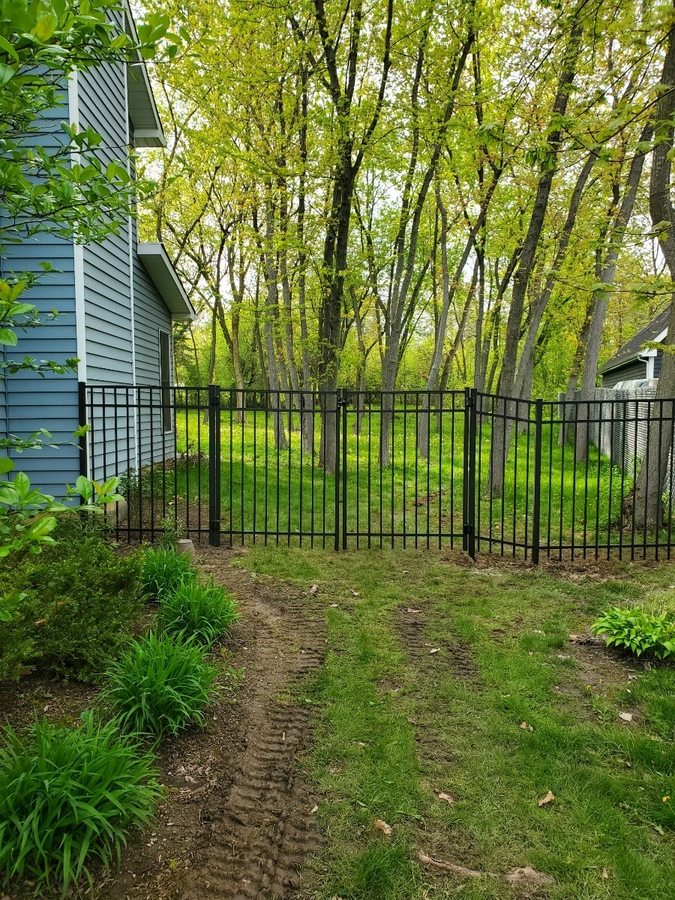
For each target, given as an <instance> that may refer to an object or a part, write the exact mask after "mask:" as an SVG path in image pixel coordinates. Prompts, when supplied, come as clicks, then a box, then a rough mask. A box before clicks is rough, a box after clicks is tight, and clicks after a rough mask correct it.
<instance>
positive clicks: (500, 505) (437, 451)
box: [144, 410, 633, 552]
mask: <svg viewBox="0 0 675 900" xmlns="http://www.w3.org/2000/svg"><path fill="white" fill-rule="evenodd" d="M355 421H356V420H355V414H352V413H350V414H349V416H348V417H347V428H346V435H347V441H346V448H345V457H346V471H347V478H346V485H343V484H340V485H339V486H338V487H339V491H338V492H339V495H340V496H339V500H340V503H341V502H342V498H343V496H344V498H345V501H346V502H345V504H344V508H345V510H346V513H345V516H346V525H347V531H348V533H349V543H350V545H358V546H377V547H383V546H392V545H398V544H400V543H401V542H405V543H406V544H407V545H409V546H421V547H440V546H441V545H442V546H448V545H451V546H461V541H462V529H463V492H464V417H463V412H462V411H461V410H455V411H451V410H446V411H445V413H444V419H443V428H442V431H441V432H439V431H438V430H436V426H435V420H434V425H433V427H432V434H431V440H430V451H429V458H428V460H424V459H421V458H419V457H418V456H417V454H416V429H415V415H414V412H411V411H410V410H409V411H408V413H407V414H405V415H404V414H403V411H402V410H398V411H397V413H396V414H395V416H394V427H393V430H392V459H393V460H394V462H393V464H392V465H389V466H387V467H385V468H381V467H380V466H379V459H378V455H379V413H378V412H375V411H373V413H372V414H371V416H366V418H365V419H364V421H363V426H362V430H361V434H360V435H356V434H354V425H355ZM272 424H273V423H272V419H271V417H270V418H269V419H266V416H265V413H264V411H262V410H251V411H249V413H248V419H247V422H246V424H245V425H241V424H238V423H237V422H235V421H234V419H232V421H230V416H229V413H228V411H227V410H223V412H222V419H221V463H222V465H221V490H222V494H221V510H220V517H221V525H222V529H223V531H224V532H229V531H230V530H231V531H232V534H233V536H235V537H240V538H243V539H248V538H249V537H250V535H252V534H256V535H264V534H266V533H267V534H268V535H271V536H272V539H273V540H274V539H275V537H274V536H275V535H277V534H279V535H280V540H282V541H284V542H287V543H296V542H297V541H296V540H295V538H294V539H293V540H292V536H293V537H294V536H297V535H299V534H302V535H304V542H306V543H314V544H319V545H324V546H331V545H332V534H333V533H334V528H335V509H336V506H335V503H336V496H335V495H336V486H335V479H334V477H333V476H331V475H325V474H324V472H323V469H322V468H321V467H320V465H319V461H318V457H317V454H318V448H319V439H320V435H319V430H318V418H317V430H316V433H315V451H316V453H315V454H314V455H312V454H310V453H308V452H307V451H306V450H304V449H303V447H302V442H301V439H300V433H299V431H290V432H288V436H289V445H288V448H287V449H283V450H280V451H279V452H277V451H276V449H275V445H274V434H273V428H272ZM176 441H177V444H176V446H177V451H178V453H179V454H182V458H181V462H180V463H179V465H178V467H177V469H176V470H173V469H170V470H167V471H163V470H161V468H157V469H156V470H155V472H154V474H153V475H152V476H150V475H149V474H147V473H146V476H145V478H146V483H145V484H144V496H145V503H146V507H147V509H149V508H150V507H151V505H152V504H151V502H150V497H154V498H159V497H161V496H162V495H163V494H164V493H165V492H166V493H167V496H172V495H173V494H174V492H176V493H177V494H178V495H179V496H180V497H183V498H185V497H187V498H189V499H190V500H191V501H193V502H194V501H195V500H196V499H197V498H198V497H199V496H201V499H202V502H203V503H206V502H207V501H206V498H207V497H208V460H207V458H206V457H207V456H208V452H209V435H208V428H206V427H205V426H204V424H203V423H201V422H200V420H199V418H198V415H197V412H196V411H188V412H185V413H182V412H179V414H178V417H177V435H176ZM478 447H479V453H478V458H477V472H476V475H477V499H478V504H477V522H476V524H477V534H478V536H479V547H482V549H488V546H489V542H488V538H490V539H491V541H492V548H493V549H496V550H498V551H500V552H502V551H506V552H509V550H510V545H511V544H512V543H513V542H516V543H520V544H522V543H524V542H528V543H531V541H532V531H533V520H532V509H533V501H534V488H533V485H534V477H533V471H534V439H533V427H532V426H531V427H530V430H529V432H527V433H522V434H516V433H515V431H514V434H513V435H512V440H511V448H510V452H509V457H508V462H507V466H506V474H505V485H504V492H503V496H502V497H490V496H489V492H488V490H487V483H488V472H489V466H490V458H489V454H490V428H489V425H488V424H485V423H482V424H481V423H479V432H478ZM632 485H633V478H632V473H631V472H628V473H622V472H621V470H619V469H618V468H617V467H612V466H611V465H610V463H609V460H608V459H607V458H605V457H602V456H601V455H599V454H598V452H597V450H596V448H594V447H591V453H590V455H589V458H588V460H587V461H585V462H583V463H579V462H576V461H575V456H574V448H573V447H571V446H569V445H566V446H564V447H559V446H558V442H557V425H556V424H555V423H554V425H553V427H550V426H549V427H545V429H544V434H543V445H542V483H541V515H540V538H541V541H542V542H546V543H550V544H551V545H553V546H555V545H556V544H558V545H563V546H571V545H573V546H575V547H579V546H580V545H582V544H583V543H587V542H591V543H594V542H595V534H596V532H597V533H598V541H599V543H600V545H601V546H605V547H609V546H616V545H617V544H621V545H623V544H626V543H627V542H628V533H627V532H625V531H624V530H622V529H621V527H620V526H621V514H622V511H621V504H622V498H623V497H625V496H627V495H628V494H629V493H630V491H631V489H632ZM338 508H339V509H340V516H341V527H342V515H343V511H342V509H341V508H340V507H338ZM164 512H166V505H165V508H164ZM157 515H159V514H157ZM157 515H156V516H155V518H157ZM193 515H194V514H193ZM159 518H161V515H159ZM202 518H203V521H202V526H203V527H205V526H206V525H207V518H206V516H205V515H203V517H202ZM157 521H159V519H157ZM368 532H370V534H371V537H370V538H368V537H367V534H368ZM311 533H314V539H313V542H312V540H311V538H310V535H311ZM416 535H418V537H417V538H416V537H415V536H416ZM481 535H482V540H481V539H480V538H481Z"/></svg>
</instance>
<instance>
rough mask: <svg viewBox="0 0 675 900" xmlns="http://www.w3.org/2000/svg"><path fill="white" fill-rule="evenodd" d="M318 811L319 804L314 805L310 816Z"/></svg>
mask: <svg viewBox="0 0 675 900" xmlns="http://www.w3.org/2000/svg"><path fill="white" fill-rule="evenodd" d="M318 811H319V807H318V806H313V807H312V808H311V809H310V811H309V814H310V816H313V815H314V813H315V812H318Z"/></svg>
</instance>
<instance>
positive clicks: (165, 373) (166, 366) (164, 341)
mask: <svg viewBox="0 0 675 900" xmlns="http://www.w3.org/2000/svg"><path fill="white" fill-rule="evenodd" d="M159 380H160V384H161V386H162V430H163V431H171V428H172V416H171V406H172V404H171V389H170V386H171V336H170V335H169V333H168V332H167V331H160V333H159Z"/></svg>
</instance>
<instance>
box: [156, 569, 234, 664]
mask: <svg viewBox="0 0 675 900" xmlns="http://www.w3.org/2000/svg"><path fill="white" fill-rule="evenodd" d="M237 618H238V614H237V604H236V602H235V600H233V599H232V597H229V596H228V595H227V594H226V593H225V591H224V590H223V589H222V588H221V587H219V586H218V585H217V584H215V583H214V581H213V579H212V578H211V579H209V581H207V582H206V584H202V583H200V582H199V581H197V580H195V579H194V578H191V579H188V580H186V581H183V582H182V583H181V584H180V585H179V586H178V587H177V588H176V589H175V590H174V591H173V593H171V594H168V595H166V596H165V597H164V598H163V599H162V602H161V605H160V609H159V616H158V621H159V625H160V627H161V629H162V631H164V633H165V634H168V635H171V636H172V637H178V636H179V635H184V636H185V637H187V638H192V639H193V640H195V641H196V642H197V643H199V644H202V645H204V646H206V647H210V646H211V645H212V644H213V642H214V641H216V640H217V639H218V638H219V637H220V635H221V634H223V633H224V632H226V631H227V630H228V629H229V628H230V626H231V625H232V623H233V622H235V621H236V619H237Z"/></svg>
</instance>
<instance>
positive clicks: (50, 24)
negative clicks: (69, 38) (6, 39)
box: [31, 13, 59, 43]
mask: <svg viewBox="0 0 675 900" xmlns="http://www.w3.org/2000/svg"><path fill="white" fill-rule="evenodd" d="M58 24H59V23H58V19H57V18H56V16H55V15H54V13H46V14H45V15H44V16H41V17H40V18H39V19H38V20H37V24H36V25H35V28H33V30H32V31H31V34H33V35H35V37H36V38H37V39H38V40H39V41H42V42H43V43H46V42H47V41H48V40H49V39H50V37H51V36H52V35H53V34H54V32H55V31H56V26H57V25H58Z"/></svg>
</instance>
